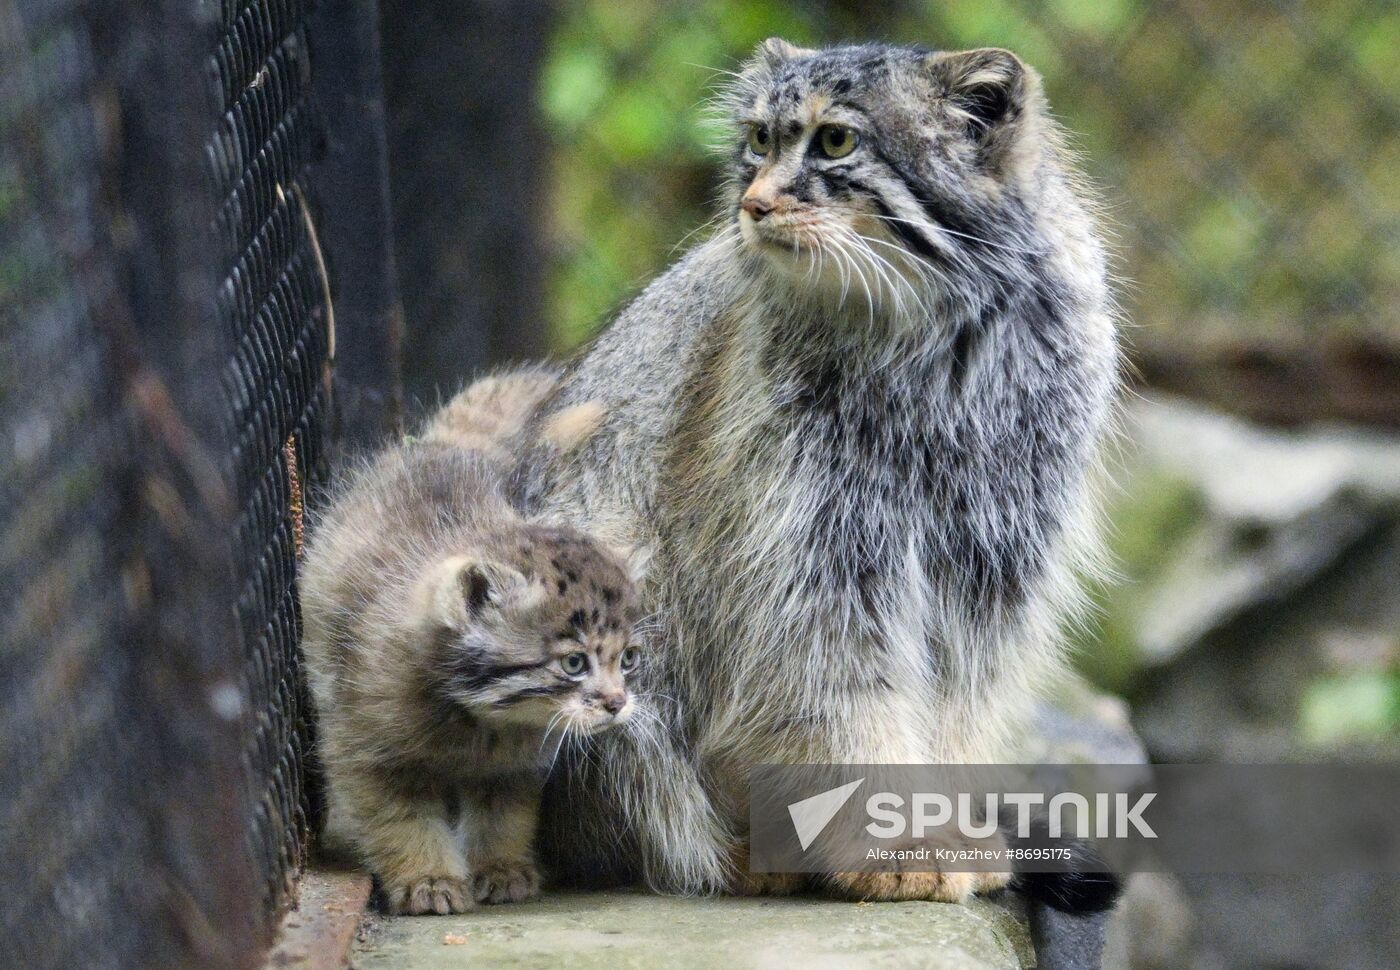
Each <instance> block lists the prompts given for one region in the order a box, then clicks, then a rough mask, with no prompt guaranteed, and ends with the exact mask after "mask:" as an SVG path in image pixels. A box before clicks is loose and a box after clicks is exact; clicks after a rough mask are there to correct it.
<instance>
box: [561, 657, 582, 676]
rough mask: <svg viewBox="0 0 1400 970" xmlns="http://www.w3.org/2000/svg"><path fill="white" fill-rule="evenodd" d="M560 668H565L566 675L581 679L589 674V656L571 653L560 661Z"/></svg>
mask: <svg viewBox="0 0 1400 970" xmlns="http://www.w3.org/2000/svg"><path fill="white" fill-rule="evenodd" d="M559 666H561V667H563V668H564V673H566V674H568V675H569V676H570V677H580V676H582V675H584V674H586V673H588V654H586V653H571V654H568V655H566V656H565V657H564V659H563V660H561V661H559Z"/></svg>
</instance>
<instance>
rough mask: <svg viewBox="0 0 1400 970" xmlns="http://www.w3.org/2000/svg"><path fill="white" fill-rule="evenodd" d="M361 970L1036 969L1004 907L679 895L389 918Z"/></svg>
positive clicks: (629, 895) (562, 896) (373, 936)
mask: <svg viewBox="0 0 1400 970" xmlns="http://www.w3.org/2000/svg"><path fill="white" fill-rule="evenodd" d="M353 965H354V967H355V970H390V968H392V970H439V968H442V970H446V968H449V967H451V968H460V967H465V966H490V967H508V968H528V967H548V968H551V970H552V968H555V967H560V966H568V967H578V968H582V970H589V968H607V970H628V968H637V970H656V968H669V967H674V968H690V967H765V968H766V967H775V966H784V967H787V966H794V967H800V968H802V970H825V968H845V967H852V968H854V967H869V966H880V967H891V968H899V967H909V968H915V967H917V968H921V970H1024V968H1029V967H1034V966H1035V956H1034V954H1033V952H1032V948H1031V941H1030V936H1029V935H1028V932H1027V930H1026V927H1025V924H1024V923H1023V922H1022V921H1021V919H1019V918H1018V917H1017V916H1016V915H1014V914H1013V913H1012V912H1010V911H1009V910H1008V909H1006V908H1004V907H1002V906H999V905H997V904H995V903H990V902H985V901H981V900H978V901H975V902H973V903H972V904H971V905H967V906H950V905H946V904H942V903H842V902H834V901H831V900H823V899H816V898H782V899H775V898H757V899H753V898H749V899H738V898H730V897H723V898H715V899H676V898H672V897H664V896H653V895H649V894H647V893H643V892H631V891H623V892H605V893H550V894H548V895H546V896H544V897H543V898H541V899H539V900H535V901H532V902H529V903H523V904H520V905H512V906H492V907H482V908H480V909H478V910H477V911H475V912H473V913H469V914H466V915H464V916H420V917H406V918H398V919H387V918H386V919H381V920H379V921H378V925H377V926H376V927H375V928H374V929H372V930H371V931H370V932H367V933H365V934H362V935H361V940H360V942H359V943H358V944H357V945H356V947H355V950H354V957H353Z"/></svg>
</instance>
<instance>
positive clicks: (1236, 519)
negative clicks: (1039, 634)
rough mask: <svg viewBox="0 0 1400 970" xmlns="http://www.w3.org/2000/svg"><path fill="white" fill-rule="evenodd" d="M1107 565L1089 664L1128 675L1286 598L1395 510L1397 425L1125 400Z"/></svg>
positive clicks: (1398, 507)
mask: <svg viewBox="0 0 1400 970" xmlns="http://www.w3.org/2000/svg"><path fill="white" fill-rule="evenodd" d="M1125 430H1126V432H1127V434H1126V438H1127V442H1126V444H1125V447H1124V453H1123V459H1122V462H1121V466H1122V467H1121V471H1120V474H1119V475H1118V476H1117V478H1118V488H1116V489H1115V490H1114V494H1115V495H1116V496H1117V498H1116V500H1115V501H1114V502H1112V503H1111V505H1112V508H1111V514H1112V519H1113V535H1114V536H1115V542H1114V545H1115V553H1116V558H1117V563H1116V565H1117V566H1118V567H1119V568H1120V569H1121V571H1122V572H1123V574H1124V578H1125V581H1123V582H1115V583H1113V584H1110V585H1108V586H1106V587H1105V588H1104V591H1103V594H1104V595H1103V599H1104V605H1105V609H1106V614H1107V618H1106V622H1105V624H1104V642H1102V643H1100V644H1097V645H1094V646H1095V647H1096V648H1097V649H1093V650H1091V652H1090V655H1091V658H1092V659H1091V661H1090V664H1089V668H1088V669H1090V670H1091V671H1092V672H1094V673H1095V674H1096V676H1097V677H1098V679H1100V680H1101V681H1103V682H1105V683H1108V684H1111V685H1113V686H1115V687H1123V686H1127V681H1128V680H1129V679H1130V678H1131V676H1132V675H1133V673H1134V672H1135V671H1137V670H1141V669H1151V668H1154V667H1161V666H1163V665H1165V664H1168V663H1170V662H1172V661H1173V660H1174V659H1175V658H1177V657H1179V656H1181V655H1182V654H1183V653H1185V652H1187V651H1189V650H1191V649H1193V648H1195V647H1197V646H1199V645H1200V644H1201V643H1202V642H1203V641H1204V640H1205V639H1206V638H1207V637H1208V636H1209V635H1210V634H1211V633H1212V632H1213V631H1216V630H1219V629H1221V628H1223V627H1225V626H1227V625H1228V624H1230V623H1231V622H1233V621H1234V620H1236V619H1238V618H1239V617H1241V616H1243V615H1244V614H1246V613H1248V612H1249V611H1251V610H1256V609H1261V608H1267V607H1269V606H1270V605H1272V604H1278V603H1281V602H1284V601H1285V600H1286V599H1288V598H1289V597H1291V596H1293V595H1294V594H1296V593H1298V592H1300V591H1301V590H1302V589H1304V587H1306V586H1307V585H1308V584H1309V583H1311V582H1313V581H1314V580H1315V579H1317V578H1318V577H1319V576H1320V575H1322V574H1323V573H1325V572H1326V571H1327V570H1329V569H1331V568H1333V567H1334V566H1336V565H1337V564H1338V563H1339V562H1341V561H1342V560H1343V559H1344V558H1345V557H1346V556H1347V555H1349V554H1350V553H1351V551H1352V550H1354V549H1355V548H1356V547H1357V545H1358V544H1359V543H1361V542H1363V541H1364V540H1365V538H1366V537H1367V536H1368V535H1369V534H1371V533H1372V532H1373V531H1374V530H1375V529H1377V528H1379V527H1381V526H1383V525H1385V524H1386V523H1388V522H1394V521H1400V437H1397V436H1393V435H1384V434H1379V433H1374V432H1361V431H1354V430H1348V429H1342V428H1324V429H1318V430H1312V431H1290V432H1281V431H1269V430H1262V429H1259V428H1255V427H1251V426H1250V425H1248V424H1245V423H1244V422H1242V421H1239V420H1237V419H1235V418H1230V417H1226V416H1224V415H1220V414H1216V413H1213V412H1211V411H1208V410H1205V409H1203V408H1201V407H1199V406H1195V405H1190V404H1186V403H1183V402H1180V401H1174V400H1171V399H1168V398H1161V397H1148V398H1144V399H1142V400H1140V401H1138V402H1136V403H1135V404H1134V406H1133V407H1132V408H1130V409H1129V412H1128V416H1127V420H1126V422H1125Z"/></svg>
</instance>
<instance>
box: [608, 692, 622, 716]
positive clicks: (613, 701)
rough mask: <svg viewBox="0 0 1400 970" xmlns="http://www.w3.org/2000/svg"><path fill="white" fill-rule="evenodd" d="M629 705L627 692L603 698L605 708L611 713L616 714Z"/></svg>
mask: <svg viewBox="0 0 1400 970" xmlns="http://www.w3.org/2000/svg"><path fill="white" fill-rule="evenodd" d="M626 706H627V695H626V694H609V695H608V696H606V697H604V698H603V710H605V711H607V712H608V713H609V714H616V713H617V712H618V711H620V710H622V709H623V708H624V707H626Z"/></svg>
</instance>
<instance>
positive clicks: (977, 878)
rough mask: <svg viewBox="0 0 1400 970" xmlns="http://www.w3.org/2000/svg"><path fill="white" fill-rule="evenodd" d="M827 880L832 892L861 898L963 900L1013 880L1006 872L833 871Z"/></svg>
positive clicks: (885, 900)
mask: <svg viewBox="0 0 1400 970" xmlns="http://www.w3.org/2000/svg"><path fill="white" fill-rule="evenodd" d="M824 881H825V884H826V887H827V889H828V891H829V892H831V894H832V895H835V896H839V897H841V898H843V899H854V900H857V901H861V902H900V901H904V900H911V899H927V900H932V901H934V902H939V903H962V902H966V901H967V900H968V899H969V898H970V897H971V896H973V895H974V894H977V893H990V892H996V891H997V890H999V889H1003V888H1005V886H1006V884H1007V883H1009V882H1010V881H1011V874H1010V873H1006V872H833V873H830V874H829V875H827V876H826V878H825V880H824Z"/></svg>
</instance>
